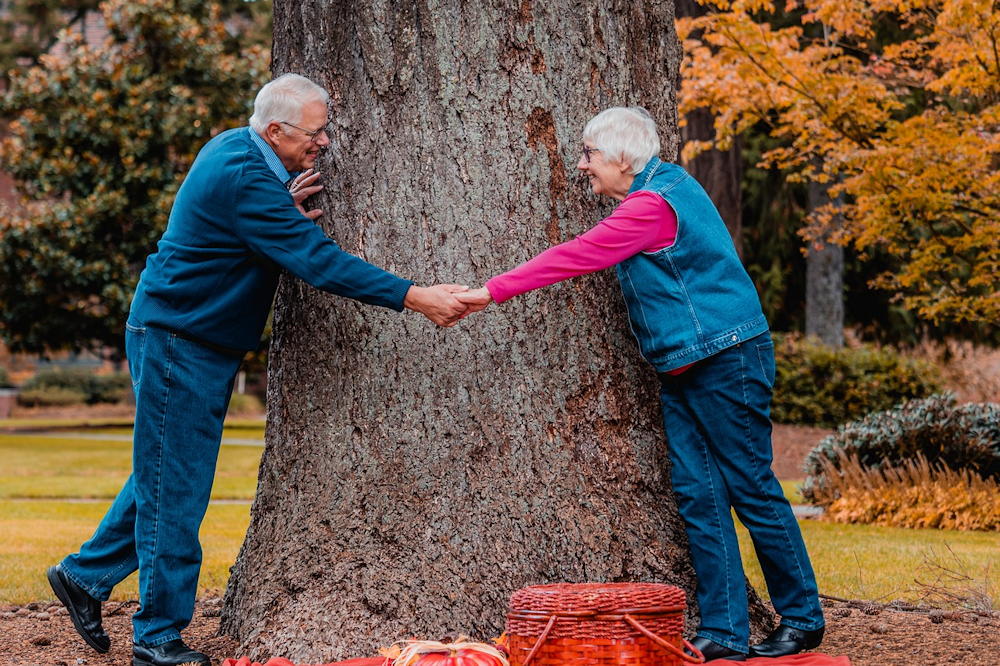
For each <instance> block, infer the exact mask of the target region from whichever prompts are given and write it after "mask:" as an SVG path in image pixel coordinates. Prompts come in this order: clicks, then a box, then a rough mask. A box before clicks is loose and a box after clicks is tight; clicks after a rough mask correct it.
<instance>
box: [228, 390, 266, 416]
mask: <svg viewBox="0 0 1000 666" xmlns="http://www.w3.org/2000/svg"><path fill="white" fill-rule="evenodd" d="M263 411H264V404H263V403H262V402H261V401H260V398H258V397H257V396H255V395H253V394H251V393H234V394H233V397H232V399H230V401H229V413H230V414H234V415H245V414H260V413H261V412H263Z"/></svg>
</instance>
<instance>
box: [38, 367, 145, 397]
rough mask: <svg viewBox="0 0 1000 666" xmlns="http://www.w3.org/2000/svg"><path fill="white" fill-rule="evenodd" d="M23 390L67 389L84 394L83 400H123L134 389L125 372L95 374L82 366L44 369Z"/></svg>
mask: <svg viewBox="0 0 1000 666" xmlns="http://www.w3.org/2000/svg"><path fill="white" fill-rule="evenodd" d="M21 388H22V390H23V391H33V390H36V389H43V390H46V389H65V390H67V391H72V392H74V393H79V394H81V395H82V396H83V402H86V403H88V404H94V403H98V402H121V401H122V400H124V399H125V398H126V397H127V395H128V393H129V392H130V391H131V390H132V382H131V380H130V379H129V376H128V375H127V374H124V373H115V374H112V375H95V374H94V373H92V372H90V371H88V370H84V369H82V368H53V369H50V370H42V371H41V372H39V373H38V374H36V375H35V376H34V377H32V378H31V379H29V380H28V381H26V382H25V383H24V386H22V387H21Z"/></svg>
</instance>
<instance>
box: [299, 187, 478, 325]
mask: <svg viewBox="0 0 1000 666" xmlns="http://www.w3.org/2000/svg"><path fill="white" fill-rule="evenodd" d="M319 177H320V174H319V172H318V171H315V170H314V169H307V170H305V171H303V172H302V173H300V174H299V175H298V176H296V177H295V179H294V180H293V181H292V184H291V187H289V188H288V191H289V193H290V194H291V195H292V200H293V201H294V202H295V207H296V208H298V209H299V212H301V213H302V214H303V215H305V216H306V217H308V218H309V219H310V220H315V219H316V218H318V217H319V216H320V215H322V214H323V211H322V210H319V209H318V208H316V209H313V210H306V209H305V206H303V205H302V204H303V202H304V201H305V200H306V199H308V198H309V197H311V196H312V195H314V194H316V193H317V192H319V191H320V190H322V189H323V186H322V185H320V184H319V183H318V182H317V181H318V180H319ZM492 302H493V297H492V296H490V292H489V291H487V289H486V288H485V287H482V288H479V289H471V290H470V289H469V288H468V287H466V286H464V285H460V284H436V285H434V286H433V287H418V286H416V285H413V286H412V287H410V289H409V291H407V292H406V297H405V298H404V299H403V306H404V307H406V308H407V309H410V310H415V311H416V312H419V313H420V314H422V315H424V316H425V317H427V318H428V319H430V320H431V321H432V322H434V323H435V324H437V325H438V326H445V327H451V326H454V325H455V324H457V323H458V321H459V320H460V319H462V318H463V317H467V316H469V315H470V314H472V313H473V312H479V311H480V310H482V309H483V308H485V307H486V306H487V305H489V304H490V303H492Z"/></svg>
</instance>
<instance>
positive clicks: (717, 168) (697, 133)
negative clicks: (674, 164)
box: [676, 0, 743, 257]
mask: <svg viewBox="0 0 1000 666" xmlns="http://www.w3.org/2000/svg"><path fill="white" fill-rule="evenodd" d="M676 6H677V16H679V17H680V16H692V17H693V16H702V15H704V14H705V13H706V12H707V11H708V8H707V7H705V6H704V5H700V4H698V3H697V2H696V1H695V0H677V1H676ZM685 120H686V123H685V125H684V127H681V128H680V137H681V144H682V145H683V144H685V143H687V142H688V141H696V140H697V141H710V140H712V139H714V138H715V127H714V125H713V123H714V117H713V115H712V114H711V113H710V112H709V111H706V110H703V109H702V110H698V111H695V112H693V113H689V114H688V115H687V117H686V118H685ZM741 144H742V142H741V141H740V140H739V139H737V140H736V141H734V142H733V145H732V146H731V147H730V148H729V150H707V151H705V152H704V153H702V154H701V155H699V156H698V157H696V158H694V159H693V160H691V161H690V162H688V163H687V164H685V165H684V167H685V168H686V169H687V170H688V171H689V172H690V173H691V175H692V176H694V177H695V179H696V180H697V181H698V182H699V183H701V185H702V187H704V188H705V191H706V192H708V196H710V197H711V198H712V202H713V203H714V204H715V207H716V208H718V209H719V214H720V215H721V216H722V220H723V221H724V222H725V223H726V228H727V229H729V235H730V236H732V237H733V243H734V244H735V245H736V251H737V252H738V253H739V255H740V257H742V256H743V192H742V189H741V185H740V181H741V179H742V178H743V157H742V155H741V151H742V145H741Z"/></svg>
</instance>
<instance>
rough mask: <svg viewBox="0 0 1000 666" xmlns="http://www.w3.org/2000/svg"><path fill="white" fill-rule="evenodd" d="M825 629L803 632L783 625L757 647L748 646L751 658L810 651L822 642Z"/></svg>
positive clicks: (782, 655)
mask: <svg viewBox="0 0 1000 666" xmlns="http://www.w3.org/2000/svg"><path fill="white" fill-rule="evenodd" d="M824 629H825V627H820V628H819V629H814V630H813V631H803V630H802V629H796V628H795V627H789V626H787V625H784V624H780V625H778V628H777V629H775V630H774V631H772V632H771V633H770V635H769V636H768V637H767V638H765V639H764V641H763V642H762V643H760V644H759V645H751V646H750V656H751V657H784V656H785V655H789V654H798V653H799V652H803V651H804V650H812V649H814V648H817V647H819V644H820V643H822V642H823V631H824Z"/></svg>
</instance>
